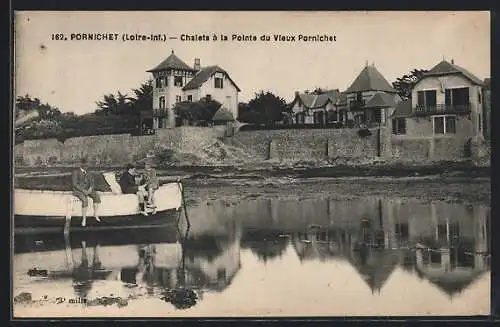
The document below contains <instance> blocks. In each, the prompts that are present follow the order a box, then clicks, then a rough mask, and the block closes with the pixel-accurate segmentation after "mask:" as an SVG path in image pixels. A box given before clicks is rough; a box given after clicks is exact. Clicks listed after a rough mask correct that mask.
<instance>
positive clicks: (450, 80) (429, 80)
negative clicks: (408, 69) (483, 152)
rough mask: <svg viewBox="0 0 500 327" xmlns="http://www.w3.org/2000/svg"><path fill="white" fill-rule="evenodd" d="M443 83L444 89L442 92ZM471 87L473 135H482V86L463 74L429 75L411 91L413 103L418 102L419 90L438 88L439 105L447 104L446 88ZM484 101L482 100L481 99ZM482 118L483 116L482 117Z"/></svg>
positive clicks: (437, 101) (437, 98)
mask: <svg viewBox="0 0 500 327" xmlns="http://www.w3.org/2000/svg"><path fill="white" fill-rule="evenodd" d="M441 83H442V85H443V86H442V87H443V91H442V92H441ZM462 87H468V88H469V101H470V103H471V111H472V115H471V119H472V123H473V124H472V125H473V135H482V129H480V126H479V122H480V119H479V116H480V115H481V117H483V105H482V103H479V93H480V92H481V87H480V86H477V85H474V84H472V83H471V82H470V81H469V80H468V79H466V78H465V77H463V76H462V75H447V76H429V77H426V78H424V79H422V80H421V81H420V82H418V83H417V84H416V85H415V86H414V88H413V90H412V93H411V96H412V103H413V104H414V106H415V105H416V104H417V103H418V92H419V91H430V90H436V91H437V92H436V103H437V104H438V105H444V104H445V92H444V89H453V88H462ZM481 101H482V100H481ZM481 119H482V118H481Z"/></svg>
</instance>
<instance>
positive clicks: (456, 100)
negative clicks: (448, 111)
mask: <svg viewBox="0 0 500 327" xmlns="http://www.w3.org/2000/svg"><path fill="white" fill-rule="evenodd" d="M444 102H445V104H446V105H447V106H465V105H468V104H469V88H468V87H461V88H457V89H446V90H445V92H444Z"/></svg>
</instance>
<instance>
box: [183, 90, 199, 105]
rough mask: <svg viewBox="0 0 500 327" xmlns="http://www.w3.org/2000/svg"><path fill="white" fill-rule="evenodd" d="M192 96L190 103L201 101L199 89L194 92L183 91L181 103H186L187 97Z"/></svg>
mask: <svg viewBox="0 0 500 327" xmlns="http://www.w3.org/2000/svg"><path fill="white" fill-rule="evenodd" d="M190 95H191V96H192V97H193V99H192V100H191V101H193V102H195V101H198V100H200V99H201V97H200V89H194V90H187V91H184V96H183V98H182V101H188V97H189V96H190Z"/></svg>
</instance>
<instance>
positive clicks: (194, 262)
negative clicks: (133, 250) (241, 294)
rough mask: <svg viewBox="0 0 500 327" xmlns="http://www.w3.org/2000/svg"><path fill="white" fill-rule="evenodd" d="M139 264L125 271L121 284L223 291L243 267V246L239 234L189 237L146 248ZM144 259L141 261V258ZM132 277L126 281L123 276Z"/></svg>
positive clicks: (124, 269) (140, 259)
mask: <svg viewBox="0 0 500 327" xmlns="http://www.w3.org/2000/svg"><path fill="white" fill-rule="evenodd" d="M143 248H144V249H145V251H143V252H142V253H143V255H142V256H141V251H139V253H138V254H139V255H137V254H136V257H137V256H138V257H139V264H137V265H134V266H131V267H125V268H123V269H122V278H121V279H122V281H124V282H128V283H130V282H132V283H137V284H144V283H145V284H146V285H147V286H148V287H150V288H154V287H159V288H162V289H165V288H167V289H173V288H192V289H195V290H199V291H200V292H203V291H222V290H224V289H225V288H226V287H228V286H229V285H230V284H231V282H232V279H233V278H234V276H235V275H236V273H237V272H238V271H239V269H240V267H241V263H240V243H239V238H238V237H237V236H236V235H229V236H228V235H226V236H208V235H198V236H197V237H193V238H191V237H186V238H182V239H180V241H179V242H178V243H175V244H153V245H147V246H144V247H143ZM141 257H142V258H141ZM124 272H127V273H128V274H131V275H132V276H133V278H132V279H131V280H127V279H126V278H124V275H123V273H124Z"/></svg>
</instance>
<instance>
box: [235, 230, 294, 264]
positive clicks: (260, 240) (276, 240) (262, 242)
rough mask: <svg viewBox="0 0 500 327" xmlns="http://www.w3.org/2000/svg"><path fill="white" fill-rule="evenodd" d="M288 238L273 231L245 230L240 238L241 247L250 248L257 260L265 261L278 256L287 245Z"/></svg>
mask: <svg viewBox="0 0 500 327" xmlns="http://www.w3.org/2000/svg"><path fill="white" fill-rule="evenodd" d="M288 244H289V239H288V238H287V237H283V235H280V234H279V233H276V232H275V231H274V232H273V231H267V230H247V231H245V233H244V235H243V236H242V238H241V248H242V249H250V250H251V251H252V252H253V253H254V254H255V255H256V256H257V258H259V260H262V261H264V262H267V261H268V260H272V259H274V258H280V257H281V256H282V255H283V253H285V251H286V248H287V247H288Z"/></svg>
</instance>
